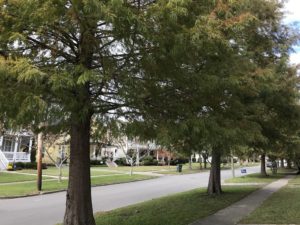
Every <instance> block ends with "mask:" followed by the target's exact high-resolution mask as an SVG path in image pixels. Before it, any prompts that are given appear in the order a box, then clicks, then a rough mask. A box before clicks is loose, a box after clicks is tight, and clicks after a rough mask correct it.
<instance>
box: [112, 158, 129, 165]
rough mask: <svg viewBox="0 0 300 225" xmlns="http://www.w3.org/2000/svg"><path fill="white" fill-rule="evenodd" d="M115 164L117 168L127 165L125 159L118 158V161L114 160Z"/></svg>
mask: <svg viewBox="0 0 300 225" xmlns="http://www.w3.org/2000/svg"><path fill="white" fill-rule="evenodd" d="M115 163H116V164H117V165H118V166H128V163H127V161H126V159H125V158H119V159H117V160H115Z"/></svg>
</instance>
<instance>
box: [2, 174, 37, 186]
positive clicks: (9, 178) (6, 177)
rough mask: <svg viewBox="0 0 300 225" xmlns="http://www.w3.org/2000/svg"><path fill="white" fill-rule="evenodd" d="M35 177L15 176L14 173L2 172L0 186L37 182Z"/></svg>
mask: <svg viewBox="0 0 300 225" xmlns="http://www.w3.org/2000/svg"><path fill="white" fill-rule="evenodd" d="M35 179H36V177H35V176H30V175H27V176H26V175H21V174H13V173H6V172H0V184H1V183H11V182H20V181H30V180H35Z"/></svg>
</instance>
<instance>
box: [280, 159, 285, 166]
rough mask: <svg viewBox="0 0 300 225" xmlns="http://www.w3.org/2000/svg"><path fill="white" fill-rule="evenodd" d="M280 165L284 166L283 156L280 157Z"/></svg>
mask: <svg viewBox="0 0 300 225" xmlns="http://www.w3.org/2000/svg"><path fill="white" fill-rule="evenodd" d="M280 167H281V168H284V159H283V158H281V159H280Z"/></svg>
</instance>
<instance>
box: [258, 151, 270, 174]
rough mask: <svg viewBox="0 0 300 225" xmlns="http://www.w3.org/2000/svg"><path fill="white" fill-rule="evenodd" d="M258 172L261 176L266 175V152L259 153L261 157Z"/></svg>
mask: <svg viewBox="0 0 300 225" xmlns="http://www.w3.org/2000/svg"><path fill="white" fill-rule="evenodd" d="M260 174H261V175H262V176H268V174H267V171H266V154H265V153H263V154H262V155H261V159H260Z"/></svg>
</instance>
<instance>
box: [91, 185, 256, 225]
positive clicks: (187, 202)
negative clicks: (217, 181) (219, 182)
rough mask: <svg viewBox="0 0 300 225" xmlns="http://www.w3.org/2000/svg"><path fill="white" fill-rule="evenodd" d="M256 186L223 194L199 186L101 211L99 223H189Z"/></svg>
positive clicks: (225, 188) (154, 224)
mask: <svg viewBox="0 0 300 225" xmlns="http://www.w3.org/2000/svg"><path fill="white" fill-rule="evenodd" d="M256 189H257V188H256V187H251V186H247V187H234V186H232V187H229V186H227V187H224V188H223V190H224V191H225V193H224V194H223V195H221V196H208V195H207V194H206V189H197V190H193V191H189V192H184V193H180V194H176V195H171V196H168V197H163V198H159V199H154V200H151V201H147V202H144V203H140V204H136V205H133V206H129V207H125V208H121V209H116V210H113V211H110V212H100V213H97V214H96V216H95V218H96V224H97V225H141V224H142V225H188V224H190V223H191V222H193V221H196V220H198V219H201V218H203V217H206V216H208V215H211V214H213V213H215V212H216V211H218V210H220V209H222V208H225V207H226V206H229V205H231V204H232V203H234V202H236V201H238V200H240V199H242V198H243V197H245V196H246V195H248V194H249V193H251V192H252V191H254V190H256Z"/></svg>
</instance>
